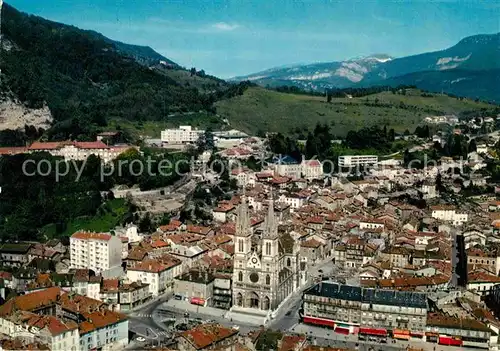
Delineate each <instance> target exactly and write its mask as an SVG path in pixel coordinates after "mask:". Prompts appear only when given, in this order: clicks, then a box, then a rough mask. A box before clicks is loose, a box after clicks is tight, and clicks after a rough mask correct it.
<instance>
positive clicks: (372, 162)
mask: <svg viewBox="0 0 500 351" xmlns="http://www.w3.org/2000/svg"><path fill="white" fill-rule="evenodd" d="M377 164H378V156H373V155H344V156H339V167H356V166H376V165H377Z"/></svg>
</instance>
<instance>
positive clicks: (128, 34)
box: [7, 0, 500, 78]
mask: <svg viewBox="0 0 500 351" xmlns="http://www.w3.org/2000/svg"><path fill="white" fill-rule="evenodd" d="M7 2H8V3H10V4H11V5H13V6H14V7H16V8H17V9H19V10H21V11H25V12H28V13H32V14H36V15H40V16H43V17H45V18H48V19H51V20H55V21H59V22H64V23H68V24H73V25H76V26H78V27H80V28H84V29H93V30H96V31H98V32H101V33H103V34H104V35H106V36H108V37H110V38H112V39H115V40H120V41H124V42H127V43H131V44H141V45H149V46H151V47H152V48H154V49H155V50H156V51H158V52H159V53H161V54H163V55H164V56H166V57H168V58H169V59H171V60H173V61H175V62H177V63H179V64H180V65H182V66H185V67H188V68H189V67H196V68H198V69H204V70H205V71H206V72H207V73H210V74H214V75H217V76H219V77H222V78H228V77H232V76H235V75H244V74H249V73H255V72H258V71H261V70H264V69H267V68H271V67H275V66H282V65H288V64H295V63H311V62H325V61H336V60H343V59H348V58H352V57H357V56H366V55H370V54H373V53H386V54H389V55H392V56H396V57H399V56H406V55H411V54H417V53H421V52H426V51H433V50H439V49H444V48H446V47H449V46H452V45H454V44H455V43H456V42H458V41H459V40H460V39H462V38H464V37H466V36H469V35H474V34H479V33H496V32H499V31H500V21H499V18H500V3H499V2H497V1H496V0H491V1H488V0H484V1H482V0H477V1H475V0H470V1H451V0H443V1H432V0H420V1H395V0H364V1H355V0H345V1H331V0H308V1H302V0H253V1H250V0H227V1H223V0H217V1H216V0H155V1H152V0H92V1H89V0H50V1H35V0H10V1H8V0H7Z"/></svg>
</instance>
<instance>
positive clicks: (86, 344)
mask: <svg viewBox="0 0 500 351" xmlns="http://www.w3.org/2000/svg"><path fill="white" fill-rule="evenodd" d="M86 319H87V321H85V322H83V323H80V348H79V349H80V350H102V349H104V348H105V346H106V345H108V347H109V349H114V350H118V349H121V348H124V347H126V346H127V345H128V342H129V339H128V320H127V317H126V316H125V315H124V314H121V313H118V312H113V311H109V310H103V311H94V312H92V313H87V314H86Z"/></svg>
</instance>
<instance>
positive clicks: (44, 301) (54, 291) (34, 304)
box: [0, 287, 63, 316]
mask: <svg viewBox="0 0 500 351" xmlns="http://www.w3.org/2000/svg"><path fill="white" fill-rule="evenodd" d="M62 293H63V291H62V289H61V288H59V287H52V288H48V289H45V290H40V291H36V292H34V293H31V294H26V295H21V296H17V297H13V298H11V299H10V300H8V301H7V302H6V303H4V304H3V305H2V306H0V316H8V315H10V314H11V313H12V312H13V311H14V310H16V309H17V310H21V311H34V310H37V309H40V308H44V307H47V306H50V305H52V304H55V303H56V301H58V299H59V298H60V296H61V294H62Z"/></svg>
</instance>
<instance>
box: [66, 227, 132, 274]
mask: <svg viewBox="0 0 500 351" xmlns="http://www.w3.org/2000/svg"><path fill="white" fill-rule="evenodd" d="M70 261H71V268H89V269H92V270H93V271H95V272H96V273H98V274H99V273H100V274H102V276H103V277H105V278H110V277H118V276H120V275H121V274H122V272H123V270H122V268H121V263H122V242H121V240H120V238H119V237H116V236H113V235H110V234H103V233H91V232H76V233H74V234H73V235H72V236H71V238H70Z"/></svg>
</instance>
